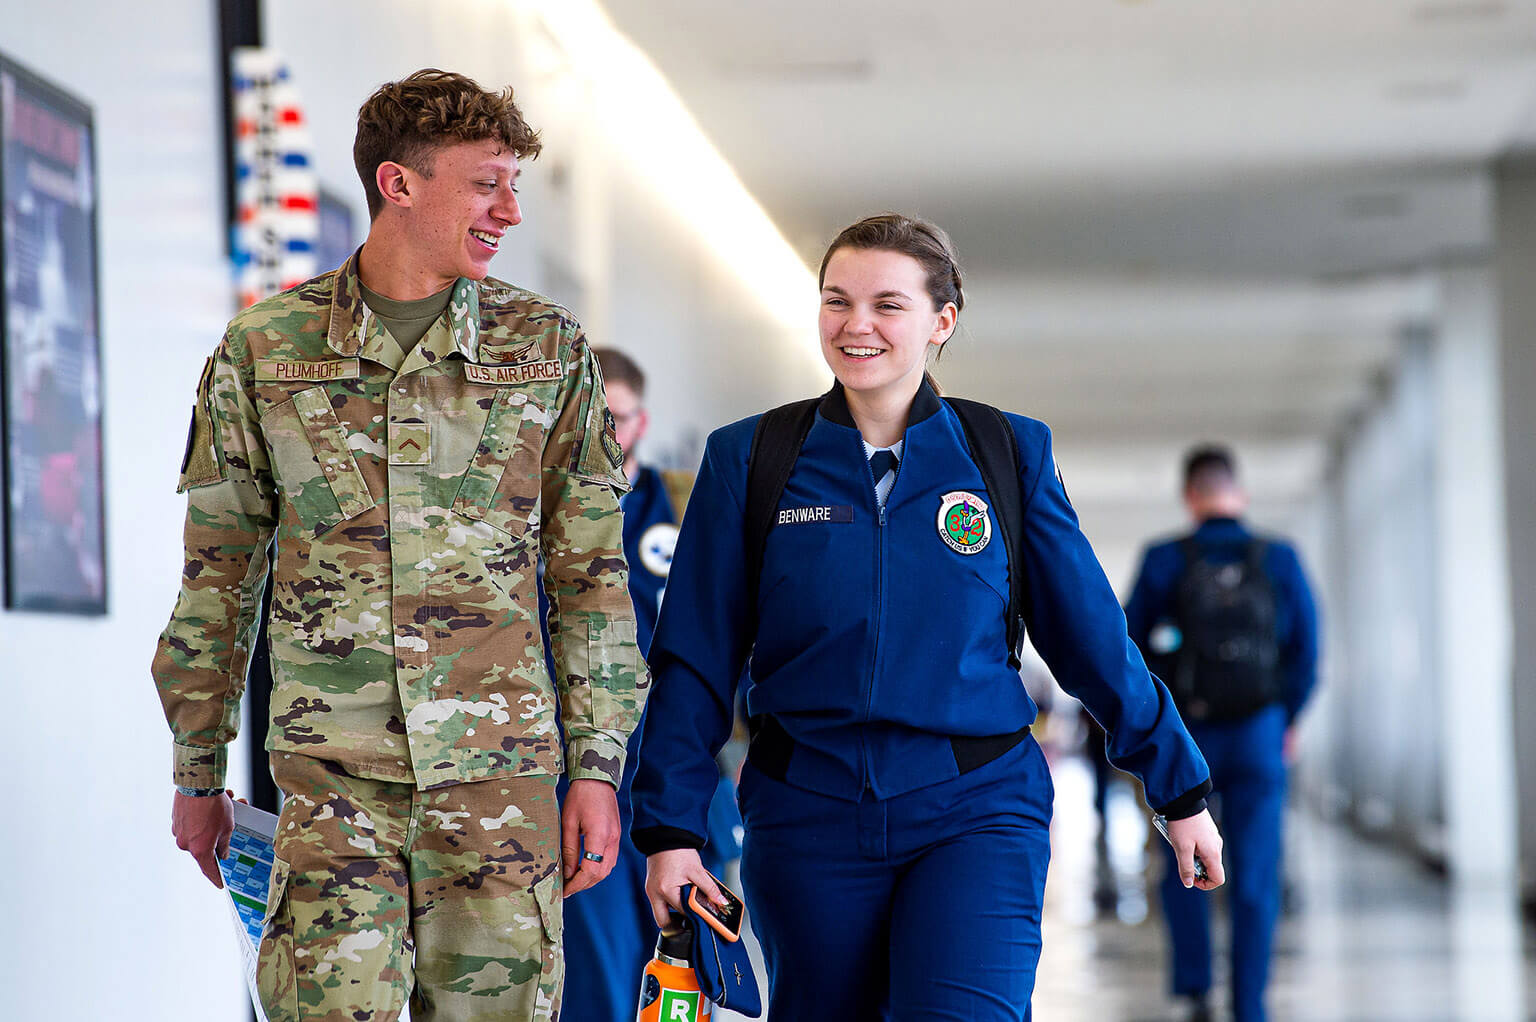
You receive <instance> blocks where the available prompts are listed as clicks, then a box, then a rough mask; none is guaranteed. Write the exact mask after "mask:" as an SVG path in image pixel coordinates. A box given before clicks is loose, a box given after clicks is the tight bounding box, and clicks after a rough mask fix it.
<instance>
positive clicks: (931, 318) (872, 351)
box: [819, 248, 957, 397]
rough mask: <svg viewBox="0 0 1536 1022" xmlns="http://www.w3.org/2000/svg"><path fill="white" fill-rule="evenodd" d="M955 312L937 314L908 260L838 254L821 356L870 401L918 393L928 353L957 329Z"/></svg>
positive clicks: (826, 289) (917, 268)
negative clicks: (882, 396) (881, 397)
mask: <svg viewBox="0 0 1536 1022" xmlns="http://www.w3.org/2000/svg"><path fill="white" fill-rule="evenodd" d="M956 315H957V313H956V311H955V306H954V305H953V304H952V303H946V304H945V305H944V307H943V308H941V309H935V308H934V307H933V299H932V298H931V297H929V295H928V281H927V275H926V274H925V273H924V271H923V267H922V264H921V263H919V262H918V261H917V260H916V259H913V258H912V257H911V256H909V255H906V254H904V253H901V252H892V251H889V250H887V249H870V248H840V249H838V250H837V251H836V252H833V253H832V258H831V259H829V260H828V261H827V271H826V274H825V276H824V277H823V279H822V287H821V315H820V317H819V324H820V331H821V355H822V357H823V358H825V359H826V360H827V365H828V366H830V367H831V369H832V374H833V375H834V376H836V377H837V379H838V382H840V383H841V384H842V385H843V386H844V388H846V389H847V390H849V391H852V392H854V393H857V394H861V395H864V396H867V397H877V396H881V395H886V394H904V395H905V396H908V397H910V396H911V395H912V394H915V393H917V388H918V384H919V383H920V382H921V380H922V376H923V368H924V366H925V365H926V362H927V355H928V348H929V346H930V345H940V344H943V343H944V341H946V340H947V339H948V338H949V335H950V333H951V332H953V330H954V328H955V316H956Z"/></svg>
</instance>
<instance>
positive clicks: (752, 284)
mask: <svg viewBox="0 0 1536 1022" xmlns="http://www.w3.org/2000/svg"><path fill="white" fill-rule="evenodd" d="M529 7H530V9H531V10H532V11H534V12H535V13H536V14H537V16H538V17H539V19H540V20H541V21H542V22H543V24H544V27H545V29H546V30H547V31H548V32H549V34H550V35H551V36H552V37H553V38H554V40H555V41H556V42H557V43H558V44H559V45H560V46H561V48H562V49H564V50H565V53H566V56H567V57H568V58H569V60H570V62H571V65H572V67H573V69H574V70H575V71H576V72H577V73H578V74H579V75H581V76H582V77H584V78H586V79H587V80H588V81H590V82H591V83H592V85H593V99H594V106H595V110H594V113H595V116H596V117H597V120H598V123H599V124H600V125H601V126H602V130H603V132H604V134H606V135H607V136H608V138H609V139H610V141H611V142H612V144H613V149H614V151H615V152H616V153H619V154H621V158H623V159H625V161H626V169H627V170H629V171H630V172H632V173H634V174H636V175H637V176H639V177H641V178H643V179H645V181H646V183H647V184H648V185H649V187H650V189H651V191H653V192H654V193H655V195H656V196H657V198H658V199H659V200H660V201H662V202H663V203H664V204H665V205H666V206H667V207H668V209H669V210H670V211H671V212H672V213H673V214H674V215H675V216H676V217H677V218H678V219H680V220H682V221H684V222H685V223H687V224H688V225H689V226H690V227H691V228H692V229H693V231H694V232H695V233H696V234H697V235H698V236H699V238H700V239H701V240H703V241H704V243H705V244H706V245H707V246H708V247H709V248H710V249H711V250H712V251H713V252H714V253H715V255H716V256H717V257H718V258H719V259H720V260H721V262H722V263H723V264H724V265H725V266H728V267H730V269H731V270H732V271H733V272H734V273H735V274H736V276H737V277H739V278H740V279H741V282H742V284H743V285H744V286H745V287H746V288H747V290H748V292H749V293H751V294H753V295H758V296H762V297H763V298H765V299H767V301H766V302H765V303H764V309H765V311H767V313H768V314H769V315H770V316H771V317H772V319H773V321H774V322H776V323H777V324H779V325H780V326H783V327H785V328H787V329H790V330H794V331H797V332H803V331H806V330H807V329H808V326H809V323H810V322H811V320H810V316H811V315H812V314H813V310H814V308H815V306H814V305H813V304H812V303H813V301H814V297H815V293H816V278H815V276H814V275H813V274H812V273H811V271H810V269H809V268H808V267H807V266H806V265H805V263H804V262H802V261H801V259H800V257H799V256H798V255H796V254H795V251H794V249H793V248H791V247H790V245H789V242H787V241H785V240H784V236H783V235H782V234H780V233H779V230H778V228H777V227H775V226H774V224H773V221H772V220H771V219H769V217H768V214H767V213H765V212H764V211H763V208H762V206H760V205H758V202H757V200H756V199H754V198H753V197H752V194H751V193H750V192H748V191H747V189H746V187H745V186H744V185H743V184H742V183H741V179H740V178H738V177H737V176H736V172H735V171H734V170H733V169H732V168H731V166H730V164H729V163H727V162H726V161H725V159H724V158H723V157H722V156H721V155H720V153H719V152H718V151H717V150H716V149H715V147H714V145H713V144H712V143H711V142H710V140H709V139H708V138H707V137H706V136H705V134H704V132H703V130H702V129H701V128H700V127H699V125H698V122H697V121H695V120H694V119H693V115H692V114H690V113H689V112H688V109H687V107H685V106H684V105H683V102H682V100H680V99H679V98H678V96H677V93H675V92H673V91H672V87H671V86H670V85H668V84H667V81H666V79H664V78H663V77H662V75H661V73H660V72H659V71H658V70H657V69H656V67H655V65H654V64H652V63H651V60H650V58H649V57H647V56H646V55H645V54H644V53H642V52H641V51H640V49H639V48H638V47H636V46H635V45H634V43H632V42H630V41H629V40H628V39H627V38H625V37H624V36H623V35H621V34H620V33H619V32H618V30H617V29H615V28H614V27H613V23H612V22H611V21H609V20H608V16H607V15H606V14H605V13H604V12H603V11H602V10H600V9H599V7H598V5H597V4H596V3H594V2H592V0H529ZM812 350H813V351H814V349H812ZM817 361H818V365H819V364H820V361H819V359H818V360H817Z"/></svg>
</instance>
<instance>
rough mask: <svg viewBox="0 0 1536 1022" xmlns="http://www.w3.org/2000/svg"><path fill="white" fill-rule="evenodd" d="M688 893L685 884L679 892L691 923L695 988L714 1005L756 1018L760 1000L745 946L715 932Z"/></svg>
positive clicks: (758, 1013) (761, 1010) (690, 889)
mask: <svg viewBox="0 0 1536 1022" xmlns="http://www.w3.org/2000/svg"><path fill="white" fill-rule="evenodd" d="M692 893H693V885H692V884H685V885H684V886H683V889H682V892H681V895H682V902H683V905H684V906H685V907H686V908H687V910H688V922H689V923H690V924H692V926H693V954H692V959H693V972H694V975H696V976H697V977H698V978H699V989H700V990H702V991H703V992H704V996H705V997H708V998H709V999H710V1000H711V1001H713V1002H714V1003H715V1004H716V1006H718V1007H721V1008H729V1009H730V1010H731V1011H734V1012H737V1013H739V1014H742V1015H745V1016H747V1017H748V1018H758V1017H759V1016H761V1015H762V1013H763V999H762V995H761V994H759V993H758V990H757V974H756V973H754V972H753V971H752V960H751V959H750V958H748V957H747V945H746V944H745V943H744V942H742V941H739V940H735V941H731V940H726V939H725V938H724V937H722V936H720V934H718V933H716V932H715V930H714V927H712V926H710V925H709V923H708V922H706V921H705V919H704V917H703V916H702V915H700V914H699V913H698V912H696V911H695V910H694V909H693V907H692V906H691V905H689V904H688V896H689V895H690V894H692ZM700 897H701V898H702V897H703V896H702V895H700Z"/></svg>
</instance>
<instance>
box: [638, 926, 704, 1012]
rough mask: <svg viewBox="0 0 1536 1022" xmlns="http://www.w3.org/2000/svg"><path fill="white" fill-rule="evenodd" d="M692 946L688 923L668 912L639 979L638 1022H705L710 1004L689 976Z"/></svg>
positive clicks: (691, 972) (690, 929)
mask: <svg viewBox="0 0 1536 1022" xmlns="http://www.w3.org/2000/svg"><path fill="white" fill-rule="evenodd" d="M692 944H693V926H692V924H691V923H690V922H689V921H688V919H687V918H686V917H685V916H681V915H678V914H677V913H676V912H674V913H672V917H671V918H670V919H668V920H667V925H666V926H663V927H662V928H661V935H660V936H659V937H657V938H656V957H654V958H652V959H651V960H650V962H649V963H647V964H646V966H645V975H644V977H642V978H641V980H640V1022H709V1019H710V1008H711V1007H712V1005H711V1004H710V1003H709V998H707V997H705V996H704V994H703V992H702V991H700V990H699V978H698V977H697V976H695V975H694V973H693V962H692V960H691V959H690V957H689V956H690V954H691V953H692Z"/></svg>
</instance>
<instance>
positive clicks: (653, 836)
mask: <svg viewBox="0 0 1536 1022" xmlns="http://www.w3.org/2000/svg"><path fill="white" fill-rule="evenodd" d="M629 839H630V840H631V841H633V842H634V843H635V847H636V848H638V849H640V854H642V855H655V854H656V853H657V852H670V851H672V850H674V849H677V848H703V847H704V839H703V838H702V837H700V836H699V835H697V834H695V833H694V832H693V831H691V830H683V829H682V828H681V827H636V828H634V829H633V830H631V831H630V832H629Z"/></svg>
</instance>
